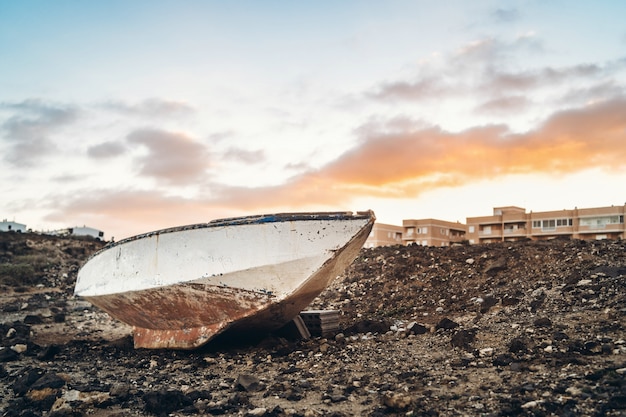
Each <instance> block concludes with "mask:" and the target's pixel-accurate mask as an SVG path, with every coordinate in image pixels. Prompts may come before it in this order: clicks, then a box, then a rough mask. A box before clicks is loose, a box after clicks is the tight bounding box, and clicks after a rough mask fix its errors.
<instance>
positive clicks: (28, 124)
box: [0, 99, 80, 167]
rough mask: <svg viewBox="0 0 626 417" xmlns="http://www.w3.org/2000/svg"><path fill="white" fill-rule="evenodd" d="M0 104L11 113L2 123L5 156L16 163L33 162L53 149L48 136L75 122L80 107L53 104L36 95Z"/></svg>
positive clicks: (20, 164) (53, 150)
mask: <svg viewBox="0 0 626 417" xmlns="http://www.w3.org/2000/svg"><path fill="white" fill-rule="evenodd" d="M0 107H2V108H5V109H9V110H12V111H14V112H16V113H17V114H13V115H12V116H11V117H9V118H8V119H7V120H5V121H4V123H2V130H3V131H4V135H3V136H4V138H5V140H6V141H7V143H9V151H8V152H7V153H6V154H5V155H4V160H5V161H6V162H8V163H10V164H11V165H16V166H25V167H29V166H34V165H35V164H36V163H37V161H38V160H40V159H41V158H42V157H44V156H47V155H50V154H53V153H55V152H56V149H57V148H56V145H55V144H54V141H53V140H52V138H51V136H52V135H53V134H54V133H56V132H58V131H59V130H61V129H62V128H63V127H65V126H67V125H70V124H72V123H74V122H75V121H76V120H77V119H78V116H79V113H80V112H79V110H78V109H77V108H75V107H72V106H63V105H59V104H53V103H49V102H45V101H43V100H38V99H30V100H24V101H22V102H18V103H2V104H0Z"/></svg>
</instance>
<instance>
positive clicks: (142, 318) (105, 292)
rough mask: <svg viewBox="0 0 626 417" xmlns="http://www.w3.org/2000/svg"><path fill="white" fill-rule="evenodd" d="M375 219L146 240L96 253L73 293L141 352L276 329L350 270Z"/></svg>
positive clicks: (245, 225)
mask: <svg viewBox="0 0 626 417" xmlns="http://www.w3.org/2000/svg"><path fill="white" fill-rule="evenodd" d="M374 220H375V217H374V214H373V213H372V212H371V211H370V212H364V213H357V214H356V215H352V214H350V213H296V214H278V215H264V216H251V217H242V218H235V219H226V220H218V221H214V222H210V223H206V224H200V225H193V226H185V227H180V228H173V229H166V230H162V231H158V232H153V233H148V234H145V235H140V236H137V237H133V238H129V239H125V240H123V241H120V242H118V243H117V244H115V245H113V246H111V247H108V248H106V249H105V250H103V251H100V252H98V253H97V254H95V255H94V256H93V257H92V258H91V259H90V260H89V261H88V262H87V263H86V264H85V265H84V266H83V267H82V268H81V270H80V271H79V274H78V280H77V283H76V288H75V293H76V295H78V296H81V297H84V298H85V299H87V300H88V301H90V302H92V303H93V304H94V305H96V306H98V307H100V308H102V309H103V310H105V311H107V312H108V313H109V314H110V315H111V316H113V317H115V318H117V319H119V320H120V321H123V322H125V323H128V324H130V325H132V326H133V327H134V331H133V338H134V342H135V347H138V348H181V349H189V348H195V347H198V346H200V345H202V344H204V343H206V342H207V341H209V340H210V339H212V338H213V337H215V336H216V335H217V334H220V333H221V332H223V331H224V330H226V329H228V328H231V327H236V328H240V329H254V330H273V329H277V328H279V327H281V326H283V325H284V324H286V323H288V322H289V321H290V320H292V319H293V318H294V317H295V316H297V315H298V313H299V312H300V311H301V310H303V309H304V308H305V307H306V306H307V305H309V304H310V302H311V301H312V300H313V299H314V298H315V297H316V296H317V295H319V293H320V292H321V291H323V290H324V288H326V287H327V286H328V284H330V282H331V281H332V280H333V279H334V278H336V277H337V276H338V275H340V274H341V273H342V272H343V271H344V270H345V268H346V267H347V266H348V265H349V264H350V263H352V261H353V260H354V258H355V257H356V256H357V254H358V252H359V250H360V249H361V247H362V246H363V244H364V243H365V240H366V239H367V237H368V235H369V233H370V230H371V228H372V226H373V224H374Z"/></svg>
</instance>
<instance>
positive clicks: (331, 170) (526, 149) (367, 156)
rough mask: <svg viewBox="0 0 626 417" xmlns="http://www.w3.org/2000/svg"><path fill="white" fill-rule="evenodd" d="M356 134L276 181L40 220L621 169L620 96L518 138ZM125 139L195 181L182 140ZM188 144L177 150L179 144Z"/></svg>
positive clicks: (124, 201)
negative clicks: (329, 156) (347, 146)
mask: <svg viewBox="0 0 626 417" xmlns="http://www.w3.org/2000/svg"><path fill="white" fill-rule="evenodd" d="M358 133H359V134H360V135H361V140H360V141H359V142H358V144H357V145H356V146H355V147H354V148H352V149H351V150H349V151H347V152H345V153H344V154H342V155H341V156H339V157H338V158H337V159H335V160H334V161H331V162H330V163H328V164H327V165H325V166H322V167H321V168H319V169H315V170H311V169H310V170H308V171H306V172H304V173H302V174H299V175H296V176H294V177H291V178H289V179H288V180H286V181H285V182H284V183H283V184H279V185H273V186H266V187H254V188H253V187H241V186H228V185H225V184H218V183H208V182H207V183H205V185H206V186H205V188H204V192H201V193H200V194H199V195H197V196H196V197H195V198H193V199H186V198H182V197H179V196H172V195H168V194H166V193H165V192H159V191H141V190H89V191H87V190H85V191H84V192H75V193H73V194H72V195H64V196H51V197H50V201H51V203H50V207H51V208H54V209H55V210H56V211H55V212H54V213H53V214H51V215H50V217H49V220H56V221H59V220H60V219H63V220H64V221H65V222H67V221H68V220H67V219H76V220H75V221H79V222H80V221H82V222H84V223H86V224H89V223H92V224H108V225H112V226H110V227H117V228H118V230H128V231H129V232H137V233H138V232H140V231H148V230H153V229H154V228H160V227H167V226H172V225H176V224H188V223H194V222H199V221H205V220H206V219H213V218H219V217H225V216H235V215H243V214H246V213H247V214H250V213H258V212H274V211H283V210H298V209H301V208H305V209H306V210H313V209H321V210H327V209H330V210H336V209H345V208H346V207H347V206H348V205H349V204H350V203H351V201H352V200H354V199H356V198H360V197H383V198H389V199H393V198H415V197H418V196H419V195H420V194H421V193H424V192H427V191H430V190H433V189H436V188H440V187H455V186H462V185H466V184H470V183H472V182H475V181H480V180H488V179H493V178H502V177H506V176H509V175H524V174H543V175H548V176H549V175H563V174H568V173H576V172H580V171H584V170H587V169H591V168H600V169H603V170H608V171H611V170H612V171H614V172H626V162H625V161H626V147H624V145H623V144H624V143H626V97H620V98H616V99H614V100H609V101H604V102H600V103H595V104H593V105H588V106H584V107H580V108H574V109H569V110H565V111H560V112H558V113H555V114H553V115H552V116H551V117H549V118H548V119H546V120H545V121H544V123H542V124H541V125H539V126H538V127H537V128H536V129H534V130H531V131H528V132H526V133H523V134H515V133H512V132H511V130H510V129H509V128H508V127H507V126H506V125H493V126H478V127H475V128H472V129H467V130H464V131H461V132H447V131H445V130H443V129H441V128H439V127H437V126H423V125H421V124H419V123H417V124H414V125H411V124H410V123H402V124H397V123H394V121H391V123H390V125H389V126H386V125H377V124H369V125H367V126H364V127H363V128H362V129H359V130H358ZM129 142H131V143H136V144H140V145H141V146H146V147H148V148H149V152H148V156H146V160H144V161H143V162H142V165H143V168H142V169H143V170H144V171H151V170H153V171H155V172H151V173H150V175H153V176H155V177H157V178H161V177H163V178H165V179H166V180H168V181H170V180H171V179H175V180H178V181H182V180H184V179H188V178H190V177H194V176H198V175H201V172H202V171H203V169H204V167H205V165H203V164H198V166H196V168H195V169H193V170H191V172H190V173H187V174H184V175H181V174H180V173H179V170H180V169H181V168H182V165H185V164H186V162H185V161H186V157H187V156H189V155H190V154H197V153H202V152H203V151H205V149H204V148H203V147H202V146H201V145H199V144H197V143H195V142H193V141H191V140H190V139H189V138H188V137H186V136H184V135H181V134H173V133H169V132H161V131H138V132H134V133H133V134H132V135H131V136H130V137H129ZM189 143H191V145H189V146H190V147H189V148H186V150H185V151H183V152H181V151H180V150H181V144H183V145H182V147H184V146H186V145H185V144H189ZM176 152H178V155H175V156H174V160H175V161H176V162H175V163H174V164H171V165H170V164H167V163H166V165H165V166H164V167H163V166H161V165H160V163H159V162H158V161H159V160H160V159H162V158H165V157H166V156H171V154H172V153H176ZM152 164H154V165H152ZM191 165H194V163H193V162H192V164H191ZM52 201H54V203H52ZM59 204H62V206H59ZM79 219H80V220H79ZM203 219H204V220H203Z"/></svg>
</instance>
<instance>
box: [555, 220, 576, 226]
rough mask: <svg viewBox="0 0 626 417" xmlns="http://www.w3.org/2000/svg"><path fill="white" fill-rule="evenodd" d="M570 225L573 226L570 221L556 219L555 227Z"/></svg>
mask: <svg viewBox="0 0 626 417" xmlns="http://www.w3.org/2000/svg"><path fill="white" fill-rule="evenodd" d="M572 224H573V222H572V219H557V220H556V225H557V227H561V226H571V225H572Z"/></svg>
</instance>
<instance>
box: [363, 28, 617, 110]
mask: <svg viewBox="0 0 626 417" xmlns="http://www.w3.org/2000/svg"><path fill="white" fill-rule="evenodd" d="M520 51H525V52H529V53H531V54H537V53H541V52H542V51H543V46H542V43H541V41H540V40H539V39H537V38H536V37H535V35H534V34H532V33H530V34H525V35H522V36H519V37H517V38H515V39H513V40H511V41H510V42H504V41H501V40H496V39H493V38H483V39H479V40H476V41H473V42H468V43H466V44H465V45H463V46H462V47H460V48H459V49H458V50H457V51H455V53H452V54H449V55H447V56H444V57H442V59H441V60H438V61H433V62H426V63H423V64H422V65H421V66H420V67H419V71H418V73H417V74H416V75H415V76H414V77H413V78H412V79H411V78H409V79H402V80H392V81H385V82H383V83H380V84H379V85H376V86H374V87H373V88H371V89H370V90H369V91H367V92H366V93H365V97H367V98H369V99H373V100H375V101H378V102H395V101H403V102H413V103H420V102H423V103H429V102H431V101H433V100H446V99H449V100H456V99H462V100H466V99H467V98H468V97H488V98H486V101H489V100H504V99H505V98H506V97H510V96H518V95H520V94H522V93H523V94H526V95H527V94H529V93H532V92H536V91H539V90H544V91H545V90H546V89H554V87H555V86H566V87H567V86H568V85H569V84H572V85H577V86H580V87H579V88H581V87H583V86H585V85H587V84H597V83H599V82H607V81H608V79H609V78H610V77H611V76H613V75H615V74H621V73H622V71H623V70H624V66H625V63H626V60H621V59H620V60H614V61H608V62H606V63H604V64H588V63H580V64H575V65H570V66H562V67H554V66H543V67H528V66H527V65H526V63H522V64H521V65H516V61H517V60H518V59H519V58H518V57H517V56H514V55H513V54H514V53H515V52H520ZM623 61H624V62H623ZM517 68H524V69H522V70H519V69H517ZM606 98H609V97H608V96H605V97H602V99H606ZM518 104H519V103H518Z"/></svg>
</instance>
